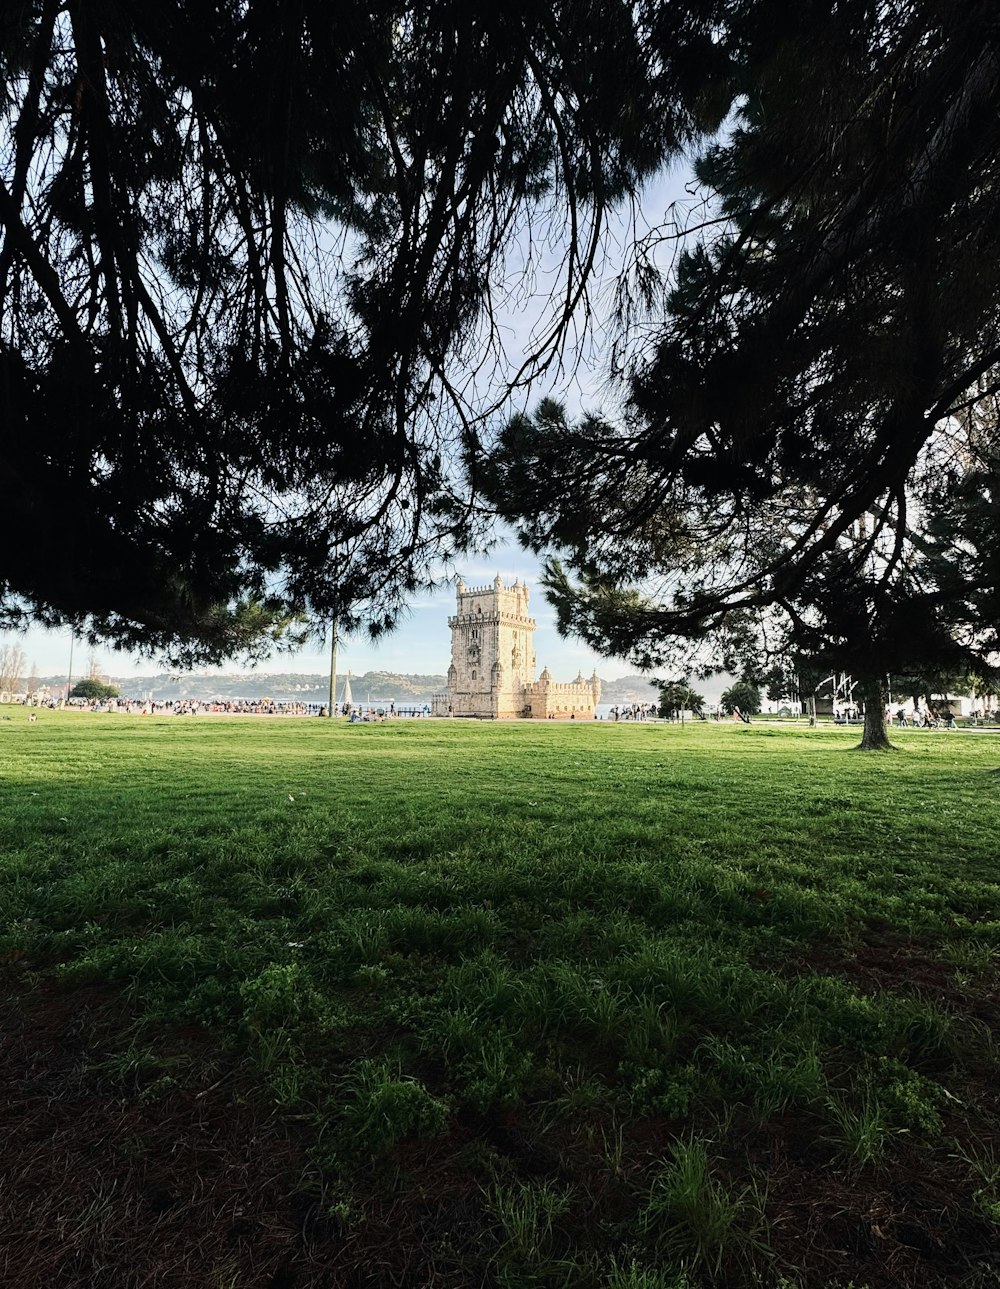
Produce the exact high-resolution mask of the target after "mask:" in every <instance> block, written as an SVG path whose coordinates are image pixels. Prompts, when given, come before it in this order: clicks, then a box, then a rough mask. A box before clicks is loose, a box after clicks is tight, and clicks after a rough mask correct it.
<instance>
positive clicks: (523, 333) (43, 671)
mask: <svg viewBox="0 0 1000 1289" xmlns="http://www.w3.org/2000/svg"><path fill="white" fill-rule="evenodd" d="M689 182H690V172H689V171H688V170H687V168H686V167H684V168H679V169H675V170H673V171H671V172H668V173H665V174H663V175H661V176H660V177H659V178H658V179H657V180H656V181H655V182H653V183H652V184H651V185H650V186H649V188H648V190H647V192H646V193H645V195H644V198H643V202H642V205H641V208H640V209H639V210H637V211H635V212H633V213H632V217H630V218H634V220H635V227H636V229H637V230H638V232H639V234H640V235H641V234H642V232H643V231H645V230H646V229H648V228H650V227H652V226H655V225H659V224H662V223H664V222H665V221H666V220H667V218H668V215H667V212H668V208H669V207H670V206H671V205H672V203H674V202H678V201H684V200H686V193H685V185H686V183H689ZM630 218H625V217H622V218H621V219H620V220H619V221H618V223H617V225H616V226H615V227H612V228H611V229H610V230H609V233H608V236H607V246H606V256H605V261H604V265H603V269H602V271H601V274H600V277H599V279H598V281H597V282H596V283H595V285H594V289H593V291H592V293H591V302H592V304H593V306H594V315H593V317H592V319H591V322H590V325H589V328H583V329H582V330H581V335H582V337H583V339H582V340H581V342H580V344H579V347H578V348H577V349H576V350H574V351H571V352H568V353H567V355H566V360H565V363H564V369H563V372H562V373H561V375H556V376H554V377H553V378H552V380H551V382H550V383H549V384H548V385H547V387H546V388H545V389H542V388H535V389H532V390H526V391H523V392H522V393H521V395H520V398H519V400H518V402H519V405H520V406H523V407H524V408H526V409H530V408H532V407H534V406H535V404H536V403H537V402H538V400H539V398H540V397H541V396H542V394H543V393H551V394H552V395H554V396H555V397H557V398H560V399H561V400H562V401H563V402H565V403H566V404H567V406H568V408H569V410H570V412H571V413H572V414H576V413H578V412H580V411H581V410H583V409H587V410H590V411H602V410H603V411H604V412H605V413H606V414H608V415H609V416H613V415H614V413H615V410H616V406H617V400H616V397H615V394H614V392H613V391H611V390H609V389H608V387H607V385H606V382H605V379H604V371H603V365H604V357H603V354H604V348H605V346H604V335H603V327H602V321H601V316H602V314H605V315H606V314H607V313H608V312H609V310H610V300H611V293H612V291H613V287H614V283H615V281H616V278H617V274H618V272H619V269H620V267H621V262H622V256H623V248H624V247H626V246H627V245H628V244H629V243H630V242H631V240H632V236H633V234H632V224H631V222H630ZM664 253H665V254H669V253H670V251H669V248H666V249H665V251H664ZM559 262H560V257H559V254H558V246H555V247H553V249H552V251H551V252H550V254H549V255H548V256H547V257H546V258H545V259H544V260H543V262H542V264H541V265H540V266H537V271H536V273H535V274H534V277H533V279H532V280H533V282H534V288H533V293H532V294H531V295H530V296H528V298H526V299H523V300H522V301H521V302H520V304H519V305H518V307H517V308H516V309H515V308H508V309H507V310H505V311H504V312H503V313H502V315H501V326H502V330H503V335H504V345H505V349H506V356H507V359H508V363H509V364H510V367H511V369H512V370H513V369H514V368H515V367H516V365H517V364H518V363H519V362H520V360H521V357H522V355H523V354H524V353H525V352H527V351H528V349H529V348H530V341H531V338H532V333H533V332H535V331H536V329H537V328H538V327H539V325H540V324H541V323H542V321H543V319H544V316H545V312H546V306H547V305H548V303H549V295H548V289H547V287H548V284H549V281H550V279H552V278H553V277H555V275H556V273H557V266H558V264H559ZM517 272H518V269H517V266H516V265H514V264H512V265H511V273H512V275H516V273H517ZM473 383H475V377H473ZM458 571H459V572H460V573H461V575H462V576H463V578H464V579H465V581H466V582H467V583H468V584H470V585H482V584H485V583H487V582H490V581H492V579H493V577H494V575H495V574H496V573H499V574H500V575H501V577H503V578H504V580H505V581H513V579H514V578H515V577H519V578H521V580H522V581H524V582H527V584H528V586H529V587H531V589H532V596H531V610H532V613H533V615H534V617H535V618H536V619H537V621H538V630H537V632H536V635H535V651H536V654H537V657H538V666H539V669H541V668H542V667H543V666H546V665H547V666H548V667H549V668H550V669H551V671H552V673H553V676H555V678H556V679H567V680H571V679H573V677H574V676H575V675H576V674H577V671H580V670H582V671H583V672H584V674H585V675H589V674H590V672H591V671H592V670H593V669H594V667H595V666H596V667H597V670H598V672H599V673H600V674H601V675H602V676H604V677H605V678H608V679H612V678H614V677H617V676H623V675H628V674H631V673H633V672H634V671H635V668H634V667H632V666H630V665H629V664H628V663H627V662H625V661H624V660H623V659H620V658H600V657H598V656H597V655H595V654H593V653H591V652H590V651H589V650H588V649H586V648H584V647H583V645H581V644H580V643H579V642H578V641H575V640H565V639H562V638H561V637H560V636H559V635H558V633H557V632H556V629H555V625H554V614H553V612H552V610H551V609H550V607H549V606H548V604H547V603H546V601H545V599H544V596H543V594H542V592H541V590H540V589H538V587H537V580H538V576H539V571H540V566H539V562H538V560H537V559H536V558H535V557H534V556H532V555H530V554H528V553H526V552H525V551H523V550H521V549H520V547H518V546H517V544H516V543H515V542H513V541H509V542H502V543H501V544H499V545H497V546H495V547H494V548H493V549H492V551H491V552H490V554H489V555H484V556H482V557H480V558H478V559H474V560H469V561H467V562H466V563H465V564H464V565H463V566H462V567H460V568H459V570H458ZM454 605H455V592H454V588H453V587H444V588H441V589H439V590H437V591H435V592H433V593H425V594H423V595H420V596H418V597H416V598H415V599H414V601H413V604H412V605H411V608H410V612H409V614H408V615H407V616H406V617H405V618H404V619H403V620H402V621H401V623H400V625H399V627H398V628H397V630H396V631H395V632H394V633H393V634H392V635H390V636H388V637H386V638H384V639H382V640H381V641H379V643H378V644H377V645H376V644H373V643H371V642H370V641H369V640H368V639H367V638H356V639H351V640H346V641H344V642H343V643H342V646H341V650H340V658H339V663H338V668H339V670H340V671H341V672H344V671H346V670H347V669H348V668H350V669H351V670H352V671H353V672H355V673H362V672H365V671H368V670H380V671H393V672H401V673H416V672H424V673H442V672H444V671H446V670H447V667H448V662H449V658H450V635H449V631H448V623H447V619H448V615H449V613H451V612H453V611H454ZM4 639H7V640H12V639H13V638H12V637H5V638H4ZM0 642H2V641H0ZM20 643H21V644H22V646H23V648H24V650H25V653H26V655H27V663H28V666H29V667H30V666H31V665H32V663H34V665H35V666H36V667H37V669H38V672H39V674H40V675H56V674H63V675H64V674H65V673H66V671H67V668H68V665H69V632H68V630H63V631H57V632H52V631H46V630H44V629H42V628H35V629H33V630H31V631H29V632H27V633H26V635H25V636H23V637H21V639H20ZM89 652H90V651H89V649H88V647H87V646H86V645H81V644H79V643H78V644H77V646H76V649H75V653H74V662H73V671H74V674H76V675H79V674H81V673H82V672H83V671H85V670H86V667H87V659H88V655H89ZM94 652H95V653H96V656H97V660H98V663H99V669H100V670H101V671H102V672H105V673H107V674H109V675H114V676H130V675H136V674H143V673H145V674H148V673H149V672H153V671H158V670H160V669H161V668H160V667H159V666H158V664H157V662H156V661H155V660H149V659H137V658H135V657H133V656H131V655H129V654H121V653H117V652H115V651H113V650H111V649H107V648H105V649H97V650H95V651H94ZM328 666H329V656H328V652H327V649H326V648H323V647H322V646H320V647H316V648H314V647H312V646H310V647H308V648H307V649H305V650H303V651H301V652H300V653H298V654H295V655H288V654H278V655H275V656H274V657H273V658H272V659H271V660H270V661H269V662H267V663H265V664H262V666H261V667H260V668H258V670H260V671H263V672H268V671H298V672H306V673H310V672H325V671H326V670H327V668H328ZM215 670H219V671H238V670H245V668H242V667H241V666H240V665H239V664H238V663H233V664H232V665H231V666H227V667H222V668H217V669H215Z"/></svg>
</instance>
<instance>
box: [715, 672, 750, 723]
mask: <svg viewBox="0 0 1000 1289" xmlns="http://www.w3.org/2000/svg"><path fill="white" fill-rule="evenodd" d="M720 704H721V706H722V710H723V711H724V712H728V713H729V715H730V716H732V715H733V713H734V712H735V711H736V710H737V708H738V709H739V711H740V712H741V713H742V715H743V716H744V717H750V716H756V715H757V714H758V713H759V711H760V690H759V689H758V687H757V686H756V685H755V684H753V682H752V681H749V680H737V681H736V682H735V683H734V684H732V685H730V686H729V688H728V689H727V690H726V691H725V692H724V693H723V695H722V698H721V699H720Z"/></svg>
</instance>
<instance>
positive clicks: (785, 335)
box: [492, 0, 1000, 711]
mask: <svg viewBox="0 0 1000 1289" xmlns="http://www.w3.org/2000/svg"><path fill="white" fill-rule="evenodd" d="M779 7H780V6H779ZM728 12H729V15H730V17H731V18H732V19H733V21H732V24H731V25H730V26H728V27H727V28H726V30H725V34H724V36H723V41H724V43H725V44H726V45H727V49H728V50H729V52H730V54H731V56H732V62H731V68H732V69H733V72H732V74H733V75H734V76H735V77H737V78H742V80H741V89H742V97H741V98H740V99H739V100H738V106H737V109H736V111H735V113H734V115H733V117H732V119H731V121H730V125H729V129H728V131H727V133H726V134H725V135H724V136H723V137H721V138H720V139H719V140H717V141H715V142H714V143H713V144H712V145H711V146H710V147H709V148H707V149H706V150H705V151H704V153H703V154H702V156H701V158H700V161H699V163H698V166H697V173H698V177H699V179H700V181H701V184H702V186H703V192H704V194H705V206H704V209H703V211H702V212H701V223H700V226H699V227H698V228H697V229H694V230H688V233H687V235H686V236H681V237H679V240H678V243H677V247H678V254H677V257H676V263H675V268H676V272H675V276H674V278H673V282H672V288H671V289H670V291H669V294H668V295H667V299H666V309H665V313H664V316H663V318H662V320H661V321H660V322H659V323H658V324H656V326H655V335H654V339H653V343H652V344H651V345H650V346H649V347H648V348H647V349H646V350H645V352H643V353H641V356H640V358H639V360H638V361H637V362H636V363H635V364H634V365H633V367H632V368H631V373H630V374H631V384H630V404H629V409H628V412H627V414H626V415H625V416H624V417H623V418H622V419H621V421H620V422H619V423H617V424H612V423H610V422H608V421H606V420H604V419H602V418H600V417H595V416H589V417H584V418H582V419H579V420H577V421H576V422H575V423H574V422H573V421H571V420H570V419H569V418H567V417H566V416H565V414H564V412H563V411H562V409H560V408H559V407H557V406H555V405H552V404H543V405H542V406H541V407H540V408H539V411H538V413H537V414H536V415H535V416H534V417H520V418H515V420H514V421H512V422H511V423H510V424H508V426H507V427H506V429H505V431H504V432H503V434H502V435H501V437H500V441H499V444H498V448H497V451H496V453H495V454H494V462H493V467H494V471H495V475H494V479H493V483H492V491H493V495H494V496H495V497H496V498H497V500H498V504H499V506H500V508H501V510H502V511H503V512H504V513H505V514H506V515H507V517H508V518H511V519H514V520H515V521H516V522H519V524H520V526H521V530H522V534H523V536H524V538H525V540H526V541H527V542H528V543H529V544H530V545H532V546H533V547H535V548H536V549H538V550H551V549H553V548H554V549H556V550H558V551H560V552H562V554H563V556H564V564H563V566H562V567H560V566H553V567H552V569H551V570H550V577H549V583H550V589H551V591H552V593H553V595H554V597H555V599H556V602H557V605H558V607H559V612H560V620H561V622H562V624H563V626H564V627H565V628H566V629H568V630H575V631H577V632H579V633H580V634H582V635H583V636H584V637H585V638H586V639H588V641H589V643H591V644H592V645H593V646H595V647H597V648H604V649H610V650H611V651H614V652H619V653H626V654H629V655H631V656H632V657H634V658H636V659H637V660H639V661H641V662H645V663H646V664H647V665H652V664H654V663H656V662H658V661H660V660H662V659H663V658H666V657H669V656H671V649H672V647H674V646H675V645H676V643H677V642H678V641H685V640H690V639H691V638H704V637H705V636H707V635H714V636H715V638H716V641H717V647H718V648H719V649H720V650H721V651H722V652H723V654H724V655H727V656H726V661H727V662H729V664H730V666H732V665H733V664H734V662H735V664H736V665H738V663H739V653H740V650H741V648H742V649H743V650H744V651H746V652H749V654H751V655H757V656H759V654H760V652H761V650H762V648H763V649H764V651H765V652H769V653H771V654H772V655H774V656H778V655H780V654H783V653H784V654H787V653H788V652H789V651H792V650H794V651H796V652H799V653H802V654H805V655H806V656H810V657H812V658H814V659H820V660H822V661H823V662H824V663H825V664H826V665H830V666H837V667H846V668H847V669H853V670H854V671H856V672H858V673H860V674H862V675H865V676H866V677H867V678H868V679H869V680H871V681H872V689H871V692H870V694H869V698H870V699H872V700H873V701H871V703H870V706H871V708H872V710H873V711H875V710H878V711H881V703H880V702H879V701H878V692H877V684H878V678H879V677H880V676H881V675H883V674H884V673H885V672H886V671H889V670H915V669H917V668H919V667H920V666H926V665H934V666H939V667H951V668H955V667H961V666H975V665H985V659H986V658H987V656H988V654H989V653H990V651H991V650H993V649H995V648H996V644H997V631H996V629H997V622H998V617H997V614H996V605H997V598H996V591H995V589H989V588H991V587H992V588H995V587H996V585H997V582H996V577H995V574H996V568H995V560H993V559H991V558H990V557H989V556H988V554H987V552H988V546H989V539H990V533H991V532H992V531H993V525H994V520H993V518H992V514H991V507H992V504H993V503H992V500H989V501H987V502H986V503H985V508H984V504H980V502H979V501H977V500H975V499H976V498H978V497H979V496H980V494H981V485H982V480H983V478H984V475H985V474H988V473H989V470H990V469H991V467H988V466H986V465H984V461H985V457H988V456H990V455H991V453H992V448H991V449H990V450H989V451H987V450H985V447H984V443H983V442H980V443H979V444H978V445H977V444H976V443H975V439H976V435H974V434H972V433H971V432H970V425H971V423H972V422H973V421H977V423H978V425H979V430H978V434H979V438H980V439H981V440H988V441H989V443H991V444H992V445H993V446H994V447H995V445H996V443H997V438H998V434H997V423H996V418H995V415H994V414H993V409H992V400H993V399H994V396H995V394H996V391H997V389H998V388H1000V310H998V308H997V303H998V299H1000V221H998V219H997V215H998V213H1000V212H998V210H997V205H998V202H1000V184H998V183H997V178H998V175H997V170H998V166H1000V118H998V117H997V114H996V112H995V110H993V109H992V108H990V107H989V106H988V105H989V104H990V103H991V102H993V101H994V100H995V96H996V92H997V88H998V83H1000V23H998V20H997V16H996V13H995V10H994V7H993V6H992V5H989V4H986V3H981V2H980V3H971V4H964V3H962V4H959V3H944V4H941V3H937V0H935V3H929V0H899V2H897V3H890V4H883V5H871V4H862V3H856V4H852V3H845V4H840V5H836V6H829V5H823V4H804V5H801V6H798V7H797V8H796V9H795V10H794V11H793V10H787V11H785V10H784V9H782V13H783V17H784V20H785V22H784V25H782V26H781V27H780V28H779V27H777V26H774V27H772V29H771V30H772V33H773V35H774V39H772V40H771V41H770V43H768V42H767V41H766V40H762V39H760V38H759V32H760V29H761V26H762V25H763V24H766V23H767V22H771V21H773V19H774V17H775V13H776V9H775V8H774V7H773V6H769V5H757V6H747V7H746V8H744V9H742V10H741V11H740V12H741V17H740V18H739V19H737V18H736V13H735V7H732V8H730V9H729V10H728ZM755 31H756V33H757V34H756V35H755ZM993 455H995V453H993ZM970 542H971V543H972V544H971V545H970ZM984 555H986V558H985V559H983V558H982V557H983V556H984ZM977 560H978V561H979V562H978V563H977ZM974 565H975V567H973V566H974ZM741 642H742V644H741Z"/></svg>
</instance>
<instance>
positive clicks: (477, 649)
mask: <svg viewBox="0 0 1000 1289" xmlns="http://www.w3.org/2000/svg"><path fill="white" fill-rule="evenodd" d="M448 625H449V627H451V666H450V667H449V668H448V690H447V693H444V694H437V695H435V697H434V700H433V706H432V710H433V712H434V714H435V715H436V716H475V717H480V718H484V719H488V720H511V719H513V718H514V717H516V716H530V717H533V718H535V719H539V720H548V719H549V718H550V717H553V718H555V719H557V720H571V719H576V720H593V718H594V713H595V711H596V709H597V704H598V703H599V702H600V701H601V682H600V680H599V679H598V676H597V672H596V671H595V672H594V674H593V675H592V676H591V678H590V679H589V680H584V678H583V676H582V675H578V676H577V678H576V680H574V681H571V682H570V683H568V684H561V683H559V682H557V681H554V680H553V679H552V674H551V672H550V671H549V669H548V667H546V668H545V669H544V670H543V672H542V674H541V675H540V676H539V677H538V679H537V680H536V679H535V648H534V643H533V636H534V633H535V627H536V625H537V623H536V622H535V619H534V618H532V617H529V616H528V588H527V587H526V586H525V585H523V583H521V582H520V581H515V582H514V585H513V586H504V584H503V580H502V579H501V577H500V575H499V573H498V574H497V576H496V577H495V578H494V579H493V582H492V585H490V586H483V587H473V588H468V587H466V585H465V583H464V582H462V581H459V583H458V603H457V611H456V613H455V615H454V617H451V618H449V619H448Z"/></svg>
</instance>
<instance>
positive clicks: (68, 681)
mask: <svg viewBox="0 0 1000 1289" xmlns="http://www.w3.org/2000/svg"><path fill="white" fill-rule="evenodd" d="M75 643H76V627H70V629H69V675H68V676H67V677H66V701H65V703H64V704H63V706H64V707H68V706H69V691H70V690H71V689H72V688H73V645H74V644H75Z"/></svg>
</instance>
